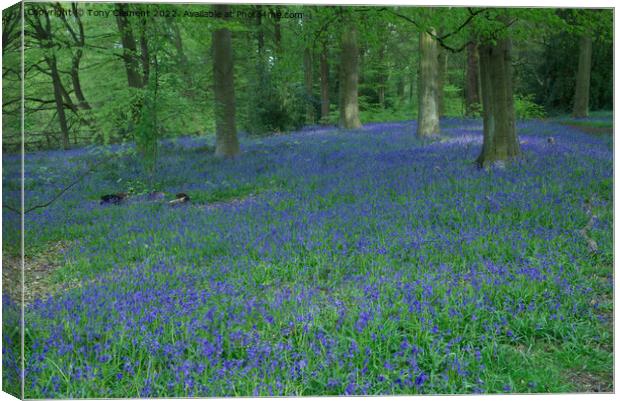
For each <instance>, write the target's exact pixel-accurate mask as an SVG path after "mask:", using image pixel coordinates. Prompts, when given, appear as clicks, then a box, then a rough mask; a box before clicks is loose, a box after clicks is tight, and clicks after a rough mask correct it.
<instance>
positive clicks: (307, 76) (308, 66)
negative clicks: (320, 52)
mask: <svg viewBox="0 0 620 401" xmlns="http://www.w3.org/2000/svg"><path fill="white" fill-rule="evenodd" d="M304 83H305V86H306V98H307V101H306V124H312V123H314V101H313V99H314V97H313V96H312V50H310V48H309V47H306V49H305V50H304Z"/></svg>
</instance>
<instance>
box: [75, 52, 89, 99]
mask: <svg viewBox="0 0 620 401" xmlns="http://www.w3.org/2000/svg"><path fill="white" fill-rule="evenodd" d="M81 58H82V49H77V50H76V52H75V55H74V56H73V59H72V60H71V83H72V84H73V90H74V92H75V97H76V99H77V101H78V107H79V108H80V109H83V110H90V109H91V107H90V104H88V102H87V101H86V98H85V97H84V92H82V83H81V82H80V60H81Z"/></svg>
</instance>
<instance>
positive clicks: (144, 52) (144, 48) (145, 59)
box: [140, 19, 151, 86]
mask: <svg viewBox="0 0 620 401" xmlns="http://www.w3.org/2000/svg"><path fill="white" fill-rule="evenodd" d="M140 59H141V60H142V82H144V86H146V85H147V84H148V82H149V73H150V69H151V57H150V55H149V42H148V39H147V37H146V19H144V20H142V31H141V32H140Z"/></svg>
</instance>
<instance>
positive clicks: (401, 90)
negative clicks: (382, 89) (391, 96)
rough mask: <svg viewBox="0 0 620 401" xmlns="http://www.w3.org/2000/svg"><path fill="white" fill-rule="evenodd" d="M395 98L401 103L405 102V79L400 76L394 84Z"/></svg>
mask: <svg viewBox="0 0 620 401" xmlns="http://www.w3.org/2000/svg"><path fill="white" fill-rule="evenodd" d="M396 96H398V99H399V100H400V102H401V103H402V102H403V101H404V100H405V79H404V78H403V77H402V75H401V76H399V77H398V81H397V82H396Z"/></svg>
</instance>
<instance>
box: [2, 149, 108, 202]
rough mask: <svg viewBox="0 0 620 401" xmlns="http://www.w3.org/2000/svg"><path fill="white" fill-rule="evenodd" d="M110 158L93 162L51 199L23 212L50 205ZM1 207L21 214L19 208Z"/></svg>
mask: <svg viewBox="0 0 620 401" xmlns="http://www.w3.org/2000/svg"><path fill="white" fill-rule="evenodd" d="M109 160H110V159H109V158H107V159H103V160H100V161H98V162H97V163H95V164H93V165H92V166H91V167H90V168H89V169H88V170H87V171H86V172H84V173H83V174H82V175H80V176H79V177H78V178H76V179H75V180H73V181H72V182H71V183H70V184H69V185H68V186H66V187H64V188H63V189H61V190H60V192H58V193H57V194H56V195H54V197H53V198H52V199H50V200H49V201H47V202H45V203H42V204H40V205H35V206H32V207H30V208H28V209H26V210H24V214H26V213H29V212H32V211H33V210H36V209H41V208H45V207H48V206H49V205H51V204H52V203H54V202H55V201H56V200H57V199H58V198H60V197H61V196H62V195H63V194H64V193H65V192H67V191H68V190H69V189H71V188H72V187H74V186H75V185H77V184H78V183H79V182H80V181H82V180H83V179H84V178H85V177H86V176H87V175H89V174H90V173H92V172H93V171H94V170H95V168H97V167H99V166H100V165H101V164H103V163H105V162H107V161H109ZM2 207H3V208H5V209H7V210H10V211H12V212H15V213H18V214H21V210H19V209H16V208H14V207H12V206H9V205H4V204H3V205H2Z"/></svg>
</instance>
